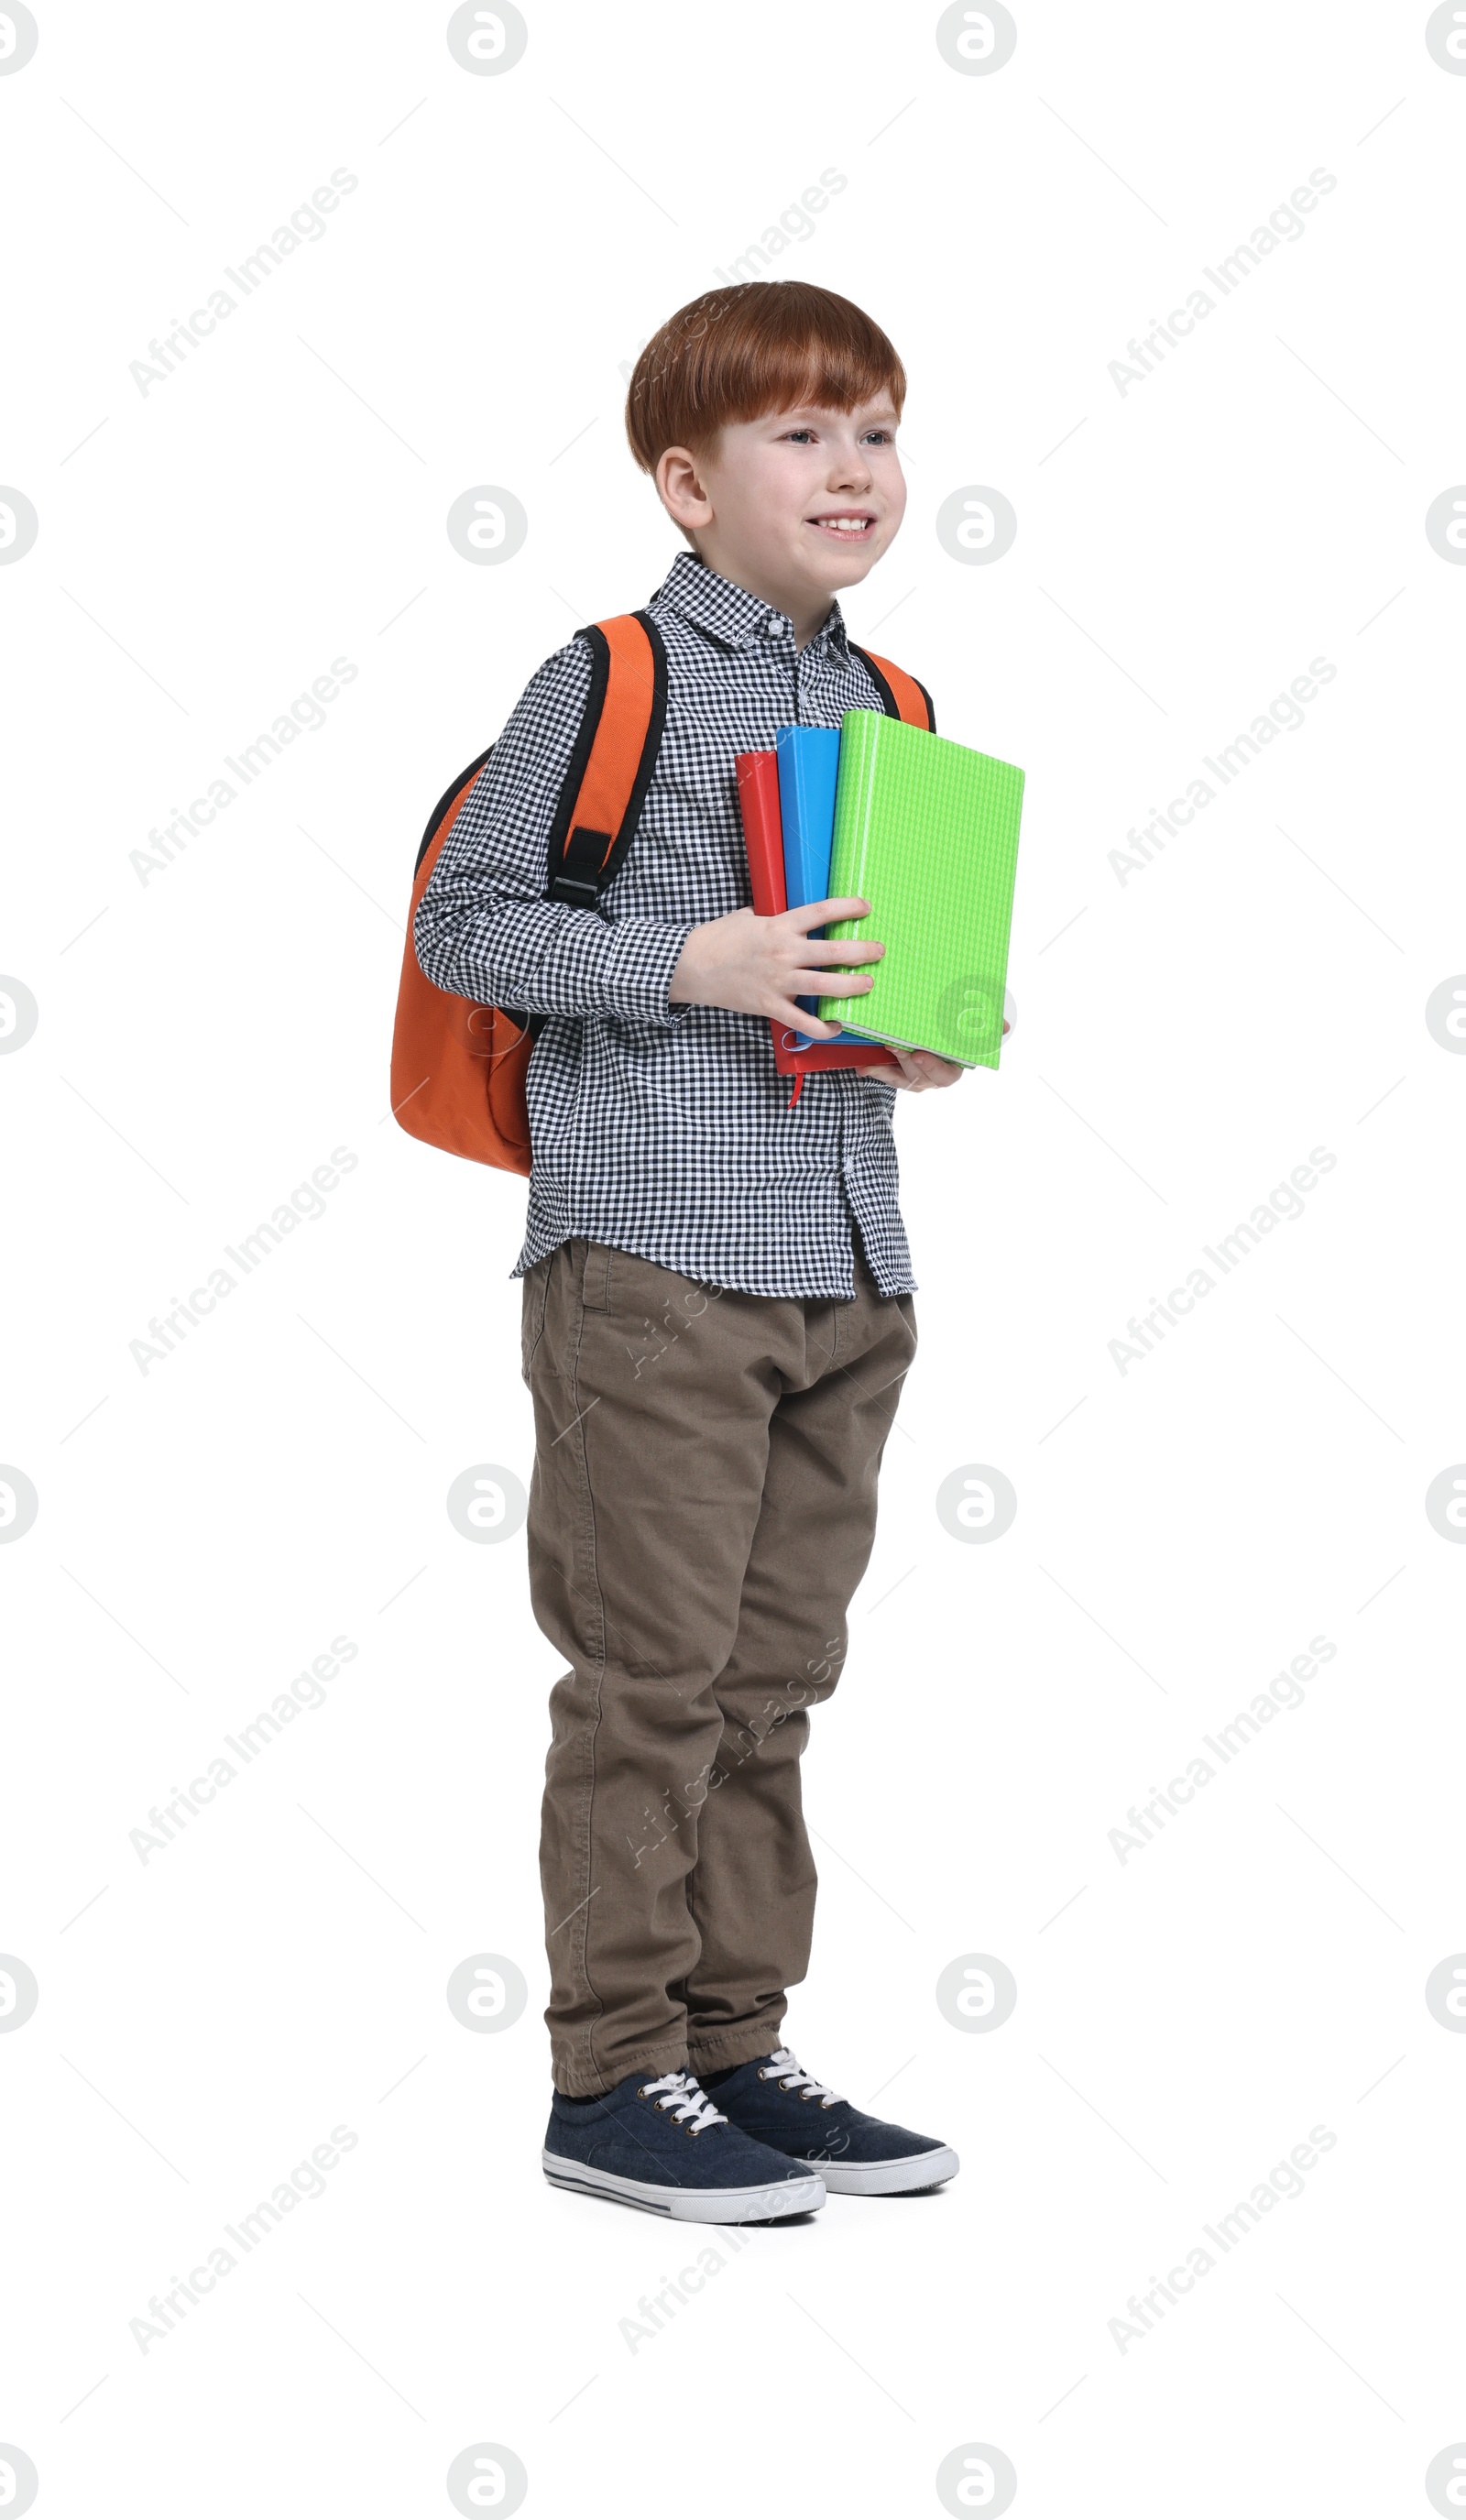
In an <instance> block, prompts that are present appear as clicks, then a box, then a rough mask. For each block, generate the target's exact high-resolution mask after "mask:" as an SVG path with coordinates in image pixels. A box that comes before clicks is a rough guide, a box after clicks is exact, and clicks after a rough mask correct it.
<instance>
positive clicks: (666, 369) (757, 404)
mask: <svg viewBox="0 0 1466 2520" xmlns="http://www.w3.org/2000/svg"><path fill="white" fill-rule="evenodd" d="M882 393H885V394H889V395H890V397H891V400H892V402H893V403H894V404H895V406H896V410H897V414H898V417H899V415H900V412H901V407H902V404H903V403H904V401H905V400H906V370H905V368H904V367H903V366H902V364H901V361H900V360H899V359H898V357H897V355H896V352H895V350H894V349H893V348H892V346H891V343H890V342H889V341H888V340H887V338H886V337H885V335H884V333H883V332H882V331H881V329H880V326H879V325H878V324H873V323H872V322H871V320H870V317H869V316H868V315H866V314H865V313H864V312H863V311H862V309H861V308H860V307H859V306H855V305H852V303H851V301H850V299H849V298H848V297H837V296H836V295H835V294H834V293H833V291H832V290H828V289H817V288H815V287H813V286H812V284H811V283H810V282H808V281H805V280H749V281H745V282H743V283H742V284H741V285H740V286H739V287H737V288H734V289H709V290H707V291H706V292H705V293H704V294H703V295H702V296H701V297H694V298H693V299H692V300H691V302H690V304H689V305H687V306H681V307H679V309H678V311H677V313H676V314H675V315H672V316H669V318H668V320H667V322H666V323H665V324H664V325H663V326H662V328H661V330H660V332H659V333H655V334H653V336H652V337H651V339H650V340H649V341H648V342H647V344H646V347H645V349H644V351H643V352H642V355H641V357H640V358H639V359H638V361H637V364H636V368H635V370H634V372H633V375H632V380H631V385H630V388H629V390H628V392H627V396H626V434H627V436H628V437H629V438H630V440H631V451H632V453H633V454H634V455H635V457H636V459H637V462H638V463H639V464H640V466H641V468H642V470H643V472H654V471H655V469H656V465H657V461H658V459H659V457H660V456H662V455H663V454H665V452H666V450H667V448H668V447H669V446H686V447H689V448H691V449H696V448H698V447H702V446H706V445H707V444H708V443H709V442H710V441H711V440H712V439H713V438H714V437H716V435H717V433H718V431H719V429H720V428H722V427H724V426H725V424H726V423H727V422H729V421H734V420H761V419H762V418H763V417H764V415H765V414H766V413H767V412H777V411H793V410H796V409H798V408H799V406H800V405H802V404H804V403H814V404H816V405H818V406H821V407H822V408H823V409H824V410H826V411H854V410H856V409H857V407H858V406H859V405H860V404H861V403H866V402H873V401H874V400H875V399H876V397H877V395H879V394H882Z"/></svg>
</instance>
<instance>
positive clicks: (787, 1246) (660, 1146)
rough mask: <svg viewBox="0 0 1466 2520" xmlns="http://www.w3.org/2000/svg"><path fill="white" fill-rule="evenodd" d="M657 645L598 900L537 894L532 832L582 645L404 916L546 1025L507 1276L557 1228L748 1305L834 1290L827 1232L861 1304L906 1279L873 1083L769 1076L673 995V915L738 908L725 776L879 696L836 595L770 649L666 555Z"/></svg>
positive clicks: (688, 568)
mask: <svg viewBox="0 0 1466 2520" xmlns="http://www.w3.org/2000/svg"><path fill="white" fill-rule="evenodd" d="M647 609H648V611H649V612H650V613H651V615H652V617H653V619H654V620H655V622H656V626H657V628H658V629H659V630H660V632H661V634H662V638H663V640H664V641H665V643H666V649H667V662H668V700H667V717H666V725H665V728H664V730H663V735H662V743H661V751H660V754H659V756H658V759H657V764H656V769H655V772H654V774H653V776H652V780H651V785H650V787H649V789H648V790H647V794H646V800H645V804H644V808H643V813H642V819H641V823H640V826H639V828H638V831H637V835H636V838H635V839H634V841H633V842H632V846H631V851H630V854H629V856H628V857H627V858H626V860H625V862H624V864H623V865H622V867H621V868H620V870H619V872H618V873H617V875H616V876H615V877H613V879H612V881H611V882H610V884H609V885H608V886H607V888H606V891H605V893H604V895H603V900H602V907H601V909H600V910H594V911H593V910H580V909H576V908H575V907H573V906H572V905H571V904H569V903H566V902H555V901H546V900H545V898H544V889H545V880H546V859H547V849H548V844H549V833H550V827H551V822H552V819H553V816H554V813H555V803H556V800H557V798H558V795H559V790H560V787H561V783H562V782H563V780H564V777H565V773H566V770H567V768H568V765H569V760H570V752H571V746H572V744H573V742H574V739H575V734H576V730H577V728H578V726H579V724H580V719H581V712H582V708H583V705H584V702H585V698H586V695H587V693H588V691H589V689H590V680H591V658H590V652H589V649H588V646H587V643H586V642H585V641H584V640H582V639H572V640H571V641H570V643H569V645H568V646H567V647H564V648H561V649H560V650H559V652H558V653H557V654H556V655H554V656H552V657H550V659H549V660H548V662H547V663H545V664H544V665H542V666H541V667H540V670H539V672H538V673H537V674H536V675H535V677H534V679H533V681H532V682H531V683H530V685H529V687H528V689H527V690H526V691H525V693H524V695H523V697H522V698H521V699H520V700H519V702H518V704H517V706H516V707H515V709H514V711H513V713H512V715H511V718H510V721H509V724H508V725H507V726H506V728H505V730H504V733H503V735H502V736H501V737H500V739H499V741H498V742H497V743H496V744H495V746H494V749H493V751H492V753H491V754H490V756H489V759H488V761H487V762H486V763H485V765H484V768H483V769H482V770H481V771H480V773H479V775H478V778H477V779H476V780H475V782H474V785H473V787H472V790H471V792H470V794H469V796H468V798H467V800H466V804H465V806H464V809H463V811H462V813H461V814H460V815H459V818H458V822H457V824H456V825H455V827H454V830H453V832H452V834H451V836H450V837H449V839H448V840H447V841H446V842H445V843H444V846H443V848H442V850H441V852H440V854H439V857H438V862H437V865H436V866H435V868H434V869H433V873H432V877H431V879H430V881H429V882H428V885H427V887H426V890H425V892H424V894H423V896H422V903H421V905H420V907H419V911H418V917H417V925H416V930H415V938H416V944H417V951H418V959H419V961H420V962H421V964H422V968H423V970H424V971H425V972H426V974H427V977H428V978H429V979H430V980H433V981H435V982H436V984H437V986H438V987H439V988H441V989H448V990H451V991H453V992H454V994H455V995H457V996H459V997H465V998H470V999H473V1000H474V1001H476V1002H477V1003H479V1004H481V1005H493V1006H505V1007H516V1008H523V1009H526V1010H527V1011H528V1012H531V1013H534V1014H540V1015H544V1016H545V1017H546V1018H547V1020H546V1022H545V1024H544V1026H543V1029H542V1030H541V1032H540V1035H539V1038H538V1040H537V1042H536V1044H535V1049H534V1053H533V1056H532V1057H531V1059H530V1062H529V1071H528V1079H527V1086H526V1093H527V1100H528V1104H529V1123H530V1140H531V1145H532V1148H533V1170H532V1172H531V1175H530V1183H529V1213H528V1218H527V1223H526V1232H525V1239H524V1247H523V1249H522V1251H521V1252H520V1254H519V1258H518V1261H517V1263H516V1265H515V1268H514V1270H513V1273H512V1274H513V1275H514V1276H515V1277H520V1276H522V1274H523V1272H524V1271H525V1270H526V1269H528V1268H531V1267H532V1266H533V1264H534V1263H535V1262H536V1261H537V1260H540V1259H542V1258H543V1257H544V1256H545V1254H546V1253H547V1252H550V1251H554V1250H555V1248H556V1247H557V1245H558V1244H559V1243H561V1242H563V1241H564V1240H565V1239H566V1238H567V1237H568V1236H570V1235H584V1236H586V1237H588V1238H590V1239H592V1240H594V1241H598V1242H608V1243H611V1244H613V1245H614V1246H615V1247H616V1248H617V1249H618V1250H623V1251H632V1252H636V1253H638V1254H639V1255H640V1256H641V1257H642V1258H643V1259H645V1260H656V1261H660V1262H661V1263H662V1265H663V1266H664V1267H666V1268H669V1269H676V1270H679V1271H681V1272H682V1273H683V1274H684V1275H686V1276H688V1277H690V1278H697V1279H701V1280H704V1281H706V1282H707V1283H709V1284H712V1285H718V1286H728V1287H736V1288H740V1289H741V1290H743V1291H744V1292H745V1293H748V1294H755V1295H826V1296H842V1295H843V1296H849V1295H853V1294H854V1292H855V1279H854V1244H853V1238H852V1222H853V1223H854V1225H855V1226H856V1227H858V1228H859V1233H860V1239H861V1243H862V1245H863V1246H864V1249H865V1254H866V1261H867V1263H868V1266H869V1268H870V1271H871V1274H872V1276H873V1277H874V1279H875V1282H876V1283H877V1285H878V1286H879V1288H880V1290H881V1292H882V1294H886V1295H893V1294H900V1293H904V1292H906V1291H908V1290H910V1289H911V1287H912V1286H913V1285H914V1283H915V1282H914V1280H913V1279H912V1276H911V1253H910V1251H909V1249H908V1247H907V1238H906V1231H905V1228H904V1226H903V1224H902V1221H901V1210H900V1206H899V1204H898V1183H897V1169H896V1148H895V1142H894V1139H893V1137H892V1130H891V1115H892V1107H893V1105H894V1103H895V1100H896V1095H895V1089H894V1088H893V1087H891V1086H889V1085H883V1084H880V1083H879V1082H877V1080H876V1079H875V1078H873V1077H864V1076H859V1075H857V1074H856V1073H855V1072H854V1071H853V1070H850V1069H831V1070H828V1071H826V1072H825V1073H823V1074H820V1073H815V1074H811V1075H809V1076H807V1077H806V1078H805V1081H804V1085H803V1088H802V1090H801V1092H800V1095H799V1099H798V1101H797V1102H795V1103H794V1105H793V1107H792V1108H790V1103H789V1098H790V1095H791V1093H792V1090H793V1086H792V1080H791V1079H789V1078H788V1077H781V1076H779V1075H778V1074H777V1070H776V1068H775V1064H774V1051H773V1044H772V1040H771V1036H770V1029H769V1024H768V1021H767V1019H766V1018H765V1017H763V1016H761V1015H743V1014H734V1013H733V1012H731V1011H730V1010H728V1009H725V1008H722V1007H703V1006H680V1005H679V1006H673V1005H671V1004H669V1002H668V997H667V988H668V983H669V982H670V980H671V977H672V973H673V969H674V967H675V966H676V963H677V960H678V957H679V955H680V954H681V952H682V949H683V946H684V944H685V943H686V941H687V938H688V936H689V934H690V932H691V930H692V929H693V928H694V927H696V926H699V925H700V924H701V923H702V922H703V921H705V920H709V919H721V918H723V917H724V916H725V914H726V913H727V912H729V911H733V910H738V909H742V908H745V907H746V906H747V905H748V903H749V901H750V899H751V894H750V889H749V881H748V859H747V855H746V852H745V850H744V846H743V833H742V824H741V821H740V819H739V813H738V797H737V780H736V774H735V772H734V768H733V760H734V755H735V754H737V753H739V752H755V751H767V750H770V749H772V748H773V745H774V740H775V730H776V728H777V727H780V726H791V725H796V724H797V725H801V726H838V725H839V723H840V719H841V716H842V714H843V712H844V711H845V710H846V709H848V708H879V707H880V705H881V701H880V696H879V694H878V692H877V691H876V689H875V686H874V684H873V683H872V681H871V678H870V676H869V674H868V673H867V672H866V668H865V666H864V665H863V664H862V662H861V660H860V658H859V657H858V656H856V655H855V654H854V653H853V652H852V651H851V649H850V646H849V644H848V642H847V639H846V635H845V625H844V622H843V620H842V618H841V614H840V607H839V606H838V604H836V605H833V606H831V608H830V611H829V614H828V616H827V618H826V620H825V622H824V625H823V627H822V629H821V630H820V631H819V632H818V633H817V635H816V636H815V637H814V638H813V639H812V640H810V641H809V643H808V645H807V646H806V647H805V648H804V649H803V650H802V651H800V650H796V648H795V645H794V633H793V627H792V624H791V623H790V622H789V620H788V619H787V618H786V616H785V615H784V614H783V613H782V612H779V611H777V610H776V608H775V607H774V606H773V605H770V604H765V603H764V602H763V601H762V600H761V599H760V598H759V597H758V596H755V595H750V594H748V593H747V592H746V590H745V589H744V588H742V587H739V586H733V585H731V584H730V583H729V581H728V579H727V578H723V577H719V576H717V575H716V574H715V572H714V571H713V570H712V569H710V568H709V567H707V565H706V564H705V563H704V562H702V561H700V560H698V559H697V558H696V557H695V555H694V554H692V553H690V552H684V553H682V554H681V555H680V556H679V558H678V559H677V560H676V562H674V564H673V567H672V570H671V573H670V575H669V576H668V578H667V580H666V582H665V584H664V585H663V586H662V587H661V588H660V589H659V590H658V592H657V593H656V594H655V595H654V596H652V598H651V599H650V602H649V604H648V606H647Z"/></svg>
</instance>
